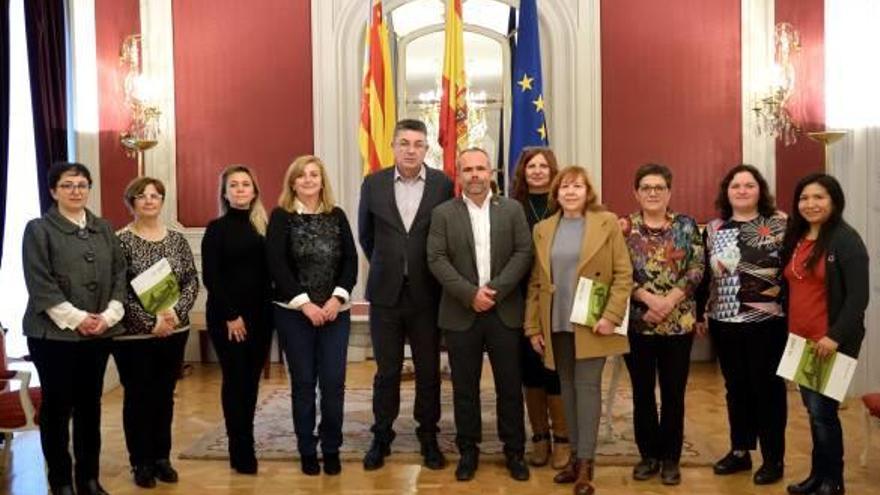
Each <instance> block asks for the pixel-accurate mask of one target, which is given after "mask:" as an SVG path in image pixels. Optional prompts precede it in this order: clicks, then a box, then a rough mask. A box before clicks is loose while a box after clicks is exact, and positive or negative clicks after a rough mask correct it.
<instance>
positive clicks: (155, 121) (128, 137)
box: [119, 34, 162, 177]
mask: <svg viewBox="0 0 880 495" xmlns="http://www.w3.org/2000/svg"><path fill="white" fill-rule="evenodd" d="M141 60H142V38H141V35H139V34H133V35H130V36H128V37H126V38H125V40H124V41H123V42H122V49H121V50H120V52H119V64H120V65H121V66H122V70H123V71H124V74H125V76H124V78H123V92H124V94H125V106H126V108H127V109H128V111H129V113H130V119H129V124H128V128H127V129H125V130H123V131H122V132H121V133H120V134H119V141H120V143H121V144H122V146H123V147H125V149H126V154H127V155H128V156H129V157H137V162H138V168H137V174H138V177H142V176H143V175H144V152H145V151H146V150H148V149H150V148H152V147H154V146H156V145H157V144H159V136H160V134H161V129H160V116H161V115H162V112H161V110H160V109H159V105H158V104H157V103H156V101H155V100H156V98H155V96H154V91H153V89H154V88H153V85H152V83H151V81H150V80H149V79H147V78H146V77H145V76H144V74H143V67H142V66H141Z"/></svg>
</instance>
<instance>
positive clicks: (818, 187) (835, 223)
mask: <svg viewBox="0 0 880 495" xmlns="http://www.w3.org/2000/svg"><path fill="white" fill-rule="evenodd" d="M845 205H846V201H845V199H844V196H843V190H842V189H841V187H840V183H838V182H837V180H836V179H835V178H834V177H832V176H830V175H827V174H821V173H819V174H811V175H808V176H806V177H804V178H803V179H801V180H800V182H798V184H797V186H796V187H795V191H794V204H793V205H792V215H791V218H790V219H789V222H788V229H787V231H786V236H785V247H784V249H783V260H784V262H785V265H784V266H785V271H784V275H785V281H786V283H787V288H788V299H787V303H788V307H787V309H788V311H787V313H788V315H789V317H788V328H789V332H791V333H792V334H795V335H798V336H800V337H803V338H805V339H808V340H809V341H811V342H812V347H813V352H815V354H816V356H817V357H818V358H819V359H831V358H832V357H833V355H834V354H835V353H837V352H839V353H843V354H846V355H848V356H850V357H852V358H858V356H859V348H860V347H861V345H862V339H863V338H864V336H865V324H864V320H865V308H866V307H867V306H868V293H869V283H868V251H867V249H866V248H865V244H864V243H863V242H862V239H861V237H859V234H858V232H856V230H855V229H853V228H852V227H851V226H850V225H849V224H847V223H846V222H845V221H844V220H843V209H844V206H845ZM800 392H801V398H802V399H803V402H804V406H805V407H806V408H807V412H808V413H809V416H810V433H811V434H812V437H813V456H812V467H811V469H810V475H809V476H808V477H807V478H806V479H805V480H803V481H801V482H800V483H796V484H793V485H789V486H788V492H789V493H792V494H800V493H804V494H806V493H809V494H813V493H815V494H819V495H832V494H833V495H838V494H842V493H844V484H843V431H842V429H841V426H840V419H839V417H838V415H837V408H838V405H839V404H838V402H837V401H836V400H834V399H831V398H829V397H826V396H825V395H822V394H820V393H819V392H816V391H814V390H811V389H809V388H807V387H805V386H801V387H800Z"/></svg>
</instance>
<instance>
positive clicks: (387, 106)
mask: <svg viewBox="0 0 880 495" xmlns="http://www.w3.org/2000/svg"><path fill="white" fill-rule="evenodd" d="M372 2H373V4H372V7H371V8H370V26H369V30H368V32H367V63H366V70H365V72H364V84H363V93H362V95H361V122H360V130H359V132H358V141H359V145H360V150H361V158H363V161H364V175H368V174H370V173H372V172H375V171H376V170H379V169H381V168H384V167H388V166H390V165H393V164H394V155H393V154H392V153H391V139H392V138H393V137H394V125H395V121H396V119H397V109H396V107H395V104H394V82H393V81H394V79H393V75H392V72H391V56H390V55H389V50H388V27H387V26H386V25H385V21H384V17H383V16H382V0H372Z"/></svg>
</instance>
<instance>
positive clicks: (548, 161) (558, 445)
mask: <svg viewBox="0 0 880 495" xmlns="http://www.w3.org/2000/svg"><path fill="white" fill-rule="evenodd" d="M557 173H559V165H558V164H557V162H556V155H555V154H554V153H553V150H551V149H550V148H544V147H539V146H532V147H528V148H525V149H523V151H522V153H521V154H520V155H519V162H517V164H516V171H515V172H514V179H513V194H512V195H511V196H512V197H513V199H515V200H517V201H519V202H520V203H521V204H522V207H523V210H525V212H526V220H527V221H528V222H529V228H533V227H534V226H535V224H536V223H538V222H540V221H541V220H543V219H545V218H547V217H548V216H550V215H549V214H548V213H549V211H548V210H549V208H548V204H547V200H548V193H549V192H550V183H551V182H553V179H554V178H556V174H557ZM528 282H529V277H528V276H526V277H523V281H522V284H521V286H522V291H523V294H525V293H526V292H527V290H528V285H529V283H528ZM520 354H521V362H522V378H523V388H524V389H525V396H526V409H527V410H528V414H529V423H531V426H532V443H533V445H532V452H531V455H530V456H529V462H530V463H531V464H532V465H533V466H543V465H545V464H547V463H548V462H550V461H551V453H552V462H551V464H552V465H553V467H554V468H555V469H562V468H563V467H565V465H566V464H567V463H568V458H569V457H570V455H571V449H570V448H569V445H568V428H567V425H566V422H565V414H564V412H563V407H562V396H561V395H560V384H559V374H558V373H556V371H555V370H549V369H547V368H546V367H544V362H543V360H542V359H541V356H540V355H539V354H538V353H537V352H535V350H534V349H532V344H531V342H530V341H529V339H528V338H526V337H525V336H523V338H522V342H521V345H520ZM548 420H549V421H548ZM551 423H552V425H551ZM551 426H552V434H551ZM551 440H553V444H552V445H551V443H550V441H551Z"/></svg>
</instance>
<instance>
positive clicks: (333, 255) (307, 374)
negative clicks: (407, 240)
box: [266, 155, 357, 475]
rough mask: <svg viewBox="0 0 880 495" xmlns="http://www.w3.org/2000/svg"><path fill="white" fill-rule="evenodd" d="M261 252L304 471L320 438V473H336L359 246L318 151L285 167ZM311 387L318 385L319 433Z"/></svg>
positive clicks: (312, 463) (310, 467)
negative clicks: (336, 201) (287, 373)
mask: <svg viewBox="0 0 880 495" xmlns="http://www.w3.org/2000/svg"><path fill="white" fill-rule="evenodd" d="M266 251H267V253H268V261H269V271H270V273H271V274H272V278H273V280H274V281H275V297H274V301H275V307H274V314H275V327H276V328H277V329H278V338H279V342H280V345H281V347H282V349H284V354H285V356H286V358H287V366H288V369H289V370H290V380H291V392H292V395H293V426H294V431H295V432H296V438H297V447H298V449H299V453H300V464H301V467H302V471H303V473H305V474H308V475H317V474H319V473H320V471H321V467H320V464H319V463H318V456H317V444H318V440H319V436H320V443H321V452H322V453H323V456H324V458H323V461H324V472H325V473H326V474H331V475H333V474H339V472H340V471H341V470H342V466H341V464H340V462H339V447H340V445H342V406H343V403H344V395H345V367H346V360H347V355H348V336H349V331H350V329H351V319H350V315H349V311H348V309H349V300H350V297H351V289H352V288H353V287H354V284H355V281H356V279H357V251H355V246H354V239H353V238H352V235H351V227H350V226H349V223H348V219H347V218H346V216H345V212H343V211H342V209H340V208H338V207H336V206H335V205H334V202H333V193H332V192H331V190H330V183H329V180H328V179H327V172H326V169H325V167H324V164H323V163H322V162H321V160H320V159H319V158H318V157H315V156H311V155H306V156H301V157H299V158H297V159H296V160H294V162H293V163H291V164H290V167H288V169H287V173H286V174H285V175H284V189H283V191H282V193H281V197H280V198H279V200H278V207H277V208H275V210H274V211H273V212H272V216H271V218H270V219H269V228H268V232H267V234H266ZM316 386H319V387H320V390H321V403H320V406H321V425H320V426H319V428H318V431H319V436H316V435H315V416H316V407H315V401H316V397H317V395H316V393H315V392H316Z"/></svg>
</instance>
